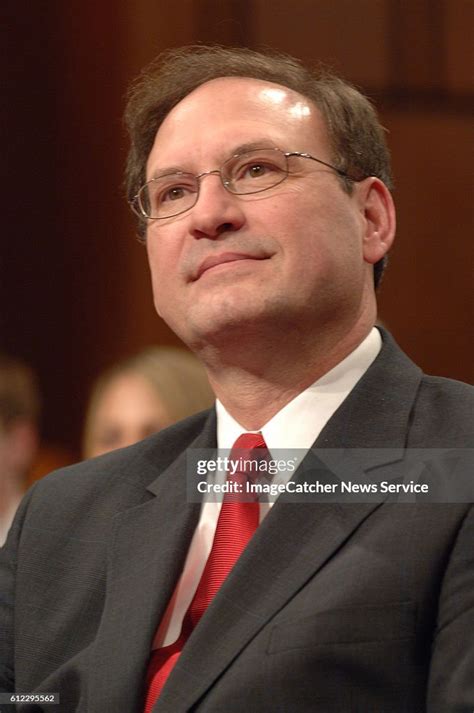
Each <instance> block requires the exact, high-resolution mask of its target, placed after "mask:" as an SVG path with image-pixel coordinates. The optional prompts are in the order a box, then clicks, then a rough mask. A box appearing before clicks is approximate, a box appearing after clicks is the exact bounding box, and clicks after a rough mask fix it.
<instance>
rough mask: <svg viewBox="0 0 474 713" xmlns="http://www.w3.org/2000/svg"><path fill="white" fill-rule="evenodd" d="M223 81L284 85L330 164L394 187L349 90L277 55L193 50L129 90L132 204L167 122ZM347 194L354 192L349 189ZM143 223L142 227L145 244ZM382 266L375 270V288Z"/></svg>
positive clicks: (159, 62)
mask: <svg viewBox="0 0 474 713" xmlns="http://www.w3.org/2000/svg"><path fill="white" fill-rule="evenodd" d="M218 77H250V78H253V79H261V80H264V81H268V82H274V83H276V84H280V85H283V86H286V87H289V88H290V89H293V90H294V91H296V92H298V93H299V94H302V95H304V96H306V97H307V98H308V99H310V100H311V101H313V102H314V104H315V105H316V106H317V107H318V109H319V110H320V112H321V114H322V116H323V119H324V121H325V123H326V127H327V131H328V135H329V140H330V142H331V149H332V152H333V160H334V162H335V163H336V166H337V167H338V168H340V169H342V170H343V171H345V172H346V173H347V174H348V175H349V176H351V177H352V178H353V179H354V180H361V179H362V178H365V177H367V176H377V177H378V178H380V179H381V180H382V181H383V182H384V183H385V184H386V185H387V187H388V188H389V189H391V188H392V187H393V185H392V184H393V182H392V173H391V166H390V154H389V151H388V148H387V144H386V141H385V132H384V129H383V127H382V126H381V124H380V122H379V120H378V117H377V114H376V112H375V109H374V107H373V106H372V104H371V102H370V101H369V100H368V99H367V97H365V96H364V95H363V94H361V93H360V92H359V91H358V90H357V89H356V88H355V87H354V86H353V85H352V84H350V83H348V82H346V81H344V80H343V79H341V78H340V77H338V76H336V75H335V74H333V73H332V72H330V71H328V70H327V69H323V68H321V67H319V68H317V69H315V70H311V69H308V68H307V67H305V66H304V65H303V64H302V63H301V62H300V61H299V60H297V59H295V58H294V57H290V56H288V55H284V54H281V53H276V52H265V53H263V52H255V51H253V50H249V49H246V48H240V47H239V48H234V47H220V46H210V47H209V46H204V45H191V46H188V47H182V48H180V49H173V50H169V51H167V52H164V53H163V54H161V55H159V56H158V57H157V58H156V59H155V60H154V61H153V62H152V63H151V64H150V65H149V66H148V67H146V68H145V69H144V70H143V72H142V74H141V75H140V76H139V77H138V79H137V80H136V81H135V83H134V84H133V85H132V86H131V89H130V93H129V98H128V104H127V108H126V112H125V122H126V125H127V128H128V131H129V134H130V139H131V147H130V152H129V156H128V161H127V169H126V187H127V197H128V199H129V200H130V201H131V200H133V198H134V196H135V195H136V193H137V192H138V190H139V188H140V187H141V186H142V185H143V183H145V181H146V163H147V160H148V156H149V154H150V151H151V149H152V146H153V142H154V140H155V136H156V132H157V131H158V129H159V127H160V125H161V123H162V121H163V120H164V118H165V117H166V115H167V114H168V113H169V112H170V111H171V109H172V108H173V107H174V106H176V104H178V103H179V102H180V101H181V100H182V99H184V97H185V96H187V95H188V94H189V93H190V92H192V91H193V90H194V89H196V88H197V87H199V86H200V85H201V84H204V83H205V82H208V81H210V80H211V79H217V78H218ZM345 188H346V190H348V191H349V192H350V190H351V184H350V182H349V183H347V182H346V183H345ZM145 226H146V222H145V221H144V220H140V225H139V231H140V234H141V236H142V237H143V235H144V233H145ZM383 268H384V260H380V261H379V262H378V263H377V264H376V265H375V266H374V281H375V284H376V285H377V284H378V282H379V280H380V278H381V275H382V272H383Z"/></svg>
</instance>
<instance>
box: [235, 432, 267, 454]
mask: <svg viewBox="0 0 474 713" xmlns="http://www.w3.org/2000/svg"><path fill="white" fill-rule="evenodd" d="M266 447H267V444H266V443H265V439H264V438H263V436H262V434H261V432H260V431H259V432H258V433H242V435H241V436H239V437H238V438H237V440H236V442H235V443H234V445H233V446H232V450H242V451H253V450H254V449H255V448H266Z"/></svg>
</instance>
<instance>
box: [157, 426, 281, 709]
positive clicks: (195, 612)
mask: <svg viewBox="0 0 474 713" xmlns="http://www.w3.org/2000/svg"><path fill="white" fill-rule="evenodd" d="M255 449H262V450H261V452H260V454H256V453H255V452H254V451H255ZM267 453H268V451H267V447H266V444H265V441H264V439H263V436H262V434H261V433H244V434H242V435H241V436H239V438H238V439H237V440H236V442H235V443H234V446H233V448H232V451H231V453H230V456H229V458H230V460H234V461H235V460H238V459H241V461H240V463H242V465H243V467H242V468H241V469H239V470H238V471H237V472H236V473H235V474H231V473H229V474H228V476H227V481H231V482H235V483H237V484H238V485H237V487H239V486H240V485H241V486H242V487H244V486H245V482H246V481H248V480H249V475H250V473H249V471H248V470H246V469H245V468H246V466H247V467H248V462H249V461H252V460H253V461H255V460H263V459H264V458H265V457H266V455H267ZM245 461H247V463H245ZM257 474H258V471H257ZM244 490H245V488H244ZM259 515H260V510H259V504H258V502H257V501H256V500H253V501H250V502H249V499H248V496H247V497H246V498H245V497H244V498H243V497H239V496H238V495H235V494H232V493H229V494H226V495H225V496H224V500H223V502H222V507H221V511H220V514H219V519H218V521H217V527H216V533H215V535H214V541H213V543H212V548H211V552H210V554H209V557H208V559H207V562H206V565H205V567H204V571H203V573H202V576H201V579H200V580H199V584H198V587H197V589H196V593H195V595H194V597H193V600H192V602H191V604H190V605H189V609H188V611H187V612H186V614H185V616H184V619H183V626H182V629H181V634H180V636H179V638H178V639H177V641H175V642H174V643H173V644H170V645H169V646H164V647H162V648H161V649H156V650H155V651H153V653H152V656H151V659H150V663H149V666H148V673H147V680H146V685H147V696H146V701H145V708H144V713H151V710H152V708H153V705H154V704H155V701H156V700H157V698H158V697H159V695H160V693H161V690H162V688H163V686H164V685H165V683H166V679H167V678H168V676H169V675H170V673H171V671H172V669H173V667H174V665H175V663H176V661H177V660H178V658H179V656H180V654H181V651H182V649H183V646H184V645H185V643H186V641H187V640H188V638H189V636H190V634H191V632H192V630H193V629H194V627H195V626H196V624H197V623H198V621H199V620H200V618H201V617H202V615H203V614H204V612H205V611H206V609H207V607H208V606H209V604H210V603H211V601H212V599H213V598H214V596H215V594H216V593H217V592H218V590H219V589H220V587H221V585H222V583H223V582H224V580H225V579H226V577H227V575H228V574H229V572H230V571H231V569H232V567H233V566H234V564H235V563H236V562H237V560H238V559H239V557H240V555H241V554H242V552H243V551H244V549H245V547H246V546H247V544H248V542H249V540H250V538H251V537H252V535H253V533H254V532H255V530H256V529H257V527H258V523H259Z"/></svg>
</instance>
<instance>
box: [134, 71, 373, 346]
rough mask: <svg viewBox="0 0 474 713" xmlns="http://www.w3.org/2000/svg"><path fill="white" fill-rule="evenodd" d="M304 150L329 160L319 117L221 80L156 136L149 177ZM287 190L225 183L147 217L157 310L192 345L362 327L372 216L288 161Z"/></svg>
mask: <svg viewBox="0 0 474 713" xmlns="http://www.w3.org/2000/svg"><path fill="white" fill-rule="evenodd" d="M248 144H250V145H253V146H256V147H259V148H260V147H277V148H280V149H282V150H283V151H299V152H307V153H310V154H311V155H313V156H315V157H317V158H320V159H322V160H323V161H327V162H329V163H331V162H332V161H333V160H334V159H333V157H332V156H331V152H330V148H329V143H328V138H327V135H326V130H325V127H324V123H323V121H322V118H321V116H320V113H319V111H318V109H317V108H316V107H315V106H314V105H313V104H312V103H311V102H310V101H309V100H307V99H306V98H305V97H303V96H302V95H300V94H297V93H295V92H293V91H292V90H290V89H287V88H285V87H282V86H280V85H277V84H273V83H270V82H264V81H260V80H254V79H246V78H222V79H216V80H212V81H210V82H207V83H206V84H204V85H202V86H200V87H199V88H198V89H196V90H195V91H193V92H192V93H191V94H189V95H188V96H187V97H185V98H184V99H183V100H182V101H181V102H180V103H179V104H178V105H177V106H176V107H175V108H174V109H173V110H172V111H171V112H170V113H169V114H168V115H167V117H166V119H165V120H164V122H163V123H162V125H161V127H160V128H159V130H158V132H157V135H156V138H155V142H154V145H153V148H152V150H151V152H150V155H149V158H148V163H147V180H150V179H151V178H153V177H155V176H156V175H157V174H159V173H161V172H162V171H163V170H166V169H168V168H171V167H172V170H176V169H179V170H182V171H187V172H190V173H193V174H195V175H197V174H200V173H203V172H205V171H212V170H214V169H217V168H220V167H221V166H222V164H223V163H224V161H225V160H226V159H228V158H229V157H230V156H231V155H233V154H234V153H236V152H238V151H239V150H241V147H242V146H245V145H248ZM290 169H291V174H290V175H289V177H288V178H287V179H286V180H285V181H284V182H283V183H282V184H281V185H279V186H277V187H275V188H273V189H271V190H268V191H265V192H263V193H257V194H253V195H244V196H237V195H232V194H230V193H228V192H227V191H226V190H225V189H224V187H223V186H222V184H221V182H220V179H219V177H218V176H217V175H215V174H213V175H210V176H206V177H204V178H203V179H202V181H201V188H200V195H199V199H198V201H197V203H196V205H195V206H194V207H193V208H192V209H190V210H189V211H187V212H186V213H184V214H182V215H179V216H176V217H174V218H170V219H166V220H158V221H150V223H149V226H148V231H147V249H148V256H149V262H150V267H151V273H152V282H153V292H154V300H155V306H156V308H157V310H158V312H159V313H160V314H161V316H162V317H163V318H164V320H165V321H166V322H167V323H168V324H169V325H170V326H171V328H172V329H173V330H174V331H175V332H176V333H177V334H178V335H179V336H181V338H182V339H183V340H184V341H185V342H187V343H188V344H191V345H192V346H199V345H203V344H206V343H208V342H209V343H218V342H219V340H220V339H221V338H224V339H228V338H229V337H230V336H232V335H234V336H235V335H236V334H238V335H240V338H242V339H245V335H246V334H247V333H248V334H251V333H253V334H254V335H255V334H258V332H259V330H261V329H264V328H268V327H269V326H271V325H273V327H274V328H275V329H277V330H278V331H279V332H280V333H281V336H282V338H283V339H284V338H285V337H284V331H283V332H282V330H285V329H286V328H288V329H291V331H292V332H293V333H294V332H295V331H296V332H300V331H301V333H304V334H306V333H307V332H308V330H310V331H311V333H314V331H316V333H318V330H321V329H325V328H328V325H329V326H330V325H331V324H334V323H335V322H339V323H342V324H343V323H344V322H345V321H349V322H350V320H351V319H352V320H355V319H356V318H357V315H358V313H359V312H360V310H361V309H362V303H363V302H364V293H365V292H366V291H367V289H368V286H369V285H370V284H371V280H372V266H371V265H368V264H367V263H366V262H364V257H363V246H362V243H363V231H364V222H365V220H364V211H363V208H362V207H361V201H360V198H359V196H358V189H359V186H358V185H356V186H355V190H354V192H353V194H352V195H348V194H347V193H346V192H345V191H344V190H343V188H342V186H341V183H340V181H339V179H338V178H337V175H336V173H335V172H334V171H332V170H331V169H327V168H326V167H324V166H322V165H321V164H318V163H316V162H314V161H310V160H305V159H291V164H290Z"/></svg>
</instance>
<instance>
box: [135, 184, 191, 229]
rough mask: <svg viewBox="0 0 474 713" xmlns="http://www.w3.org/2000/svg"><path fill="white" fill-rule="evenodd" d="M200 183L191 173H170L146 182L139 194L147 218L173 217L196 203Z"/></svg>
mask: <svg viewBox="0 0 474 713" xmlns="http://www.w3.org/2000/svg"><path fill="white" fill-rule="evenodd" d="M198 190H199V185H198V181H197V179H196V178H195V176H193V175H192V174H191V173H170V174H168V175H166V176H160V178H154V179H153V180H151V181H149V182H148V183H146V184H145V185H144V186H143V187H142V189H141V190H140V192H139V194H138V201H139V204H140V208H141V210H142V211H143V213H144V215H146V217H147V218H171V217H172V216H173V215H178V214H179V213H184V211H186V210H189V208H192V207H193V205H194V204H195V203H196V200H197V195H198Z"/></svg>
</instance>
